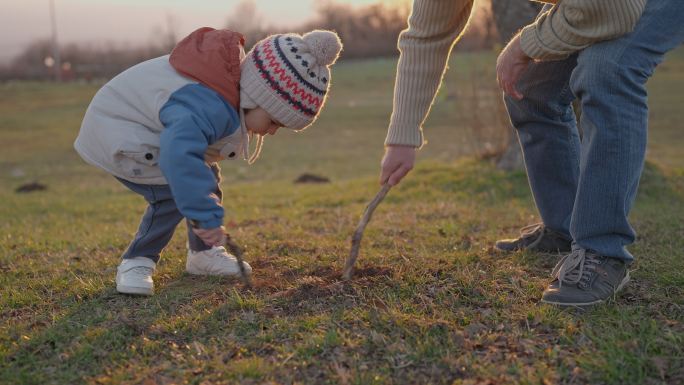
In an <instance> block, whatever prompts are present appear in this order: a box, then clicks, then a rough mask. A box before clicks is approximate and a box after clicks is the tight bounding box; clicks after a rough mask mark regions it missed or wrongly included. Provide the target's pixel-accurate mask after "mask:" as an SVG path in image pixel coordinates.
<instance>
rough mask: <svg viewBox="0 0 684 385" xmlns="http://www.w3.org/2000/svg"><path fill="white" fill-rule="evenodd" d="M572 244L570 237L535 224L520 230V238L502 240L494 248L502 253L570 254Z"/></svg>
mask: <svg viewBox="0 0 684 385" xmlns="http://www.w3.org/2000/svg"><path fill="white" fill-rule="evenodd" d="M571 244H572V242H571V241H570V239H568V237H566V236H565V235H563V234H561V233H559V232H558V231H555V230H551V229H550V228H548V227H546V226H544V224H543V223H535V224H533V225H529V226H526V227H523V228H522V229H520V237H519V238H516V239H502V240H500V241H497V242H496V245H495V246H494V247H495V248H496V249H498V250H500V251H518V250H530V251H539V252H543V253H569V252H570V250H571V249H572V247H571Z"/></svg>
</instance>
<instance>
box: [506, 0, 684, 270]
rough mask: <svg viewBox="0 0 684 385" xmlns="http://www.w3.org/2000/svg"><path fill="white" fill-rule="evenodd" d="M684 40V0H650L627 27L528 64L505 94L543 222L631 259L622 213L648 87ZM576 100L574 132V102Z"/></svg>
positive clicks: (635, 170)
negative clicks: (517, 95) (513, 91)
mask: <svg viewBox="0 0 684 385" xmlns="http://www.w3.org/2000/svg"><path fill="white" fill-rule="evenodd" d="M682 42H684V0H649V1H648V3H647V5H646V9H645V10H644V13H643V15H642V17H641V19H640V20H639V22H638V23H637V25H636V27H635V29H634V31H632V32H631V33H629V34H627V35H624V36H622V37H620V38H617V39H614V40H610V41H605V42H601V43H597V44H594V45H592V46H590V47H588V48H586V49H584V50H582V51H580V52H579V53H577V54H575V55H572V56H571V57H568V58H567V59H565V60H561V61H550V62H540V63H534V64H532V65H531V66H530V68H529V69H528V70H527V71H526V72H525V74H524V75H523V76H522V77H521V79H520V81H519V83H518V89H519V90H520V91H521V92H522V94H523V95H524V98H523V99H522V100H519V101H517V100H513V99H512V98H510V97H505V102H506V106H507V108H508V113H509V115H510V118H511V122H512V123H513V126H514V127H515V128H516V129H517V132H518V138H519V140H520V144H521V146H522V150H523V154H524V158H525V167H526V169H527V175H528V179H529V182H530V187H531V189H532V194H533V196H534V200H535V203H536V205H537V208H538V210H539V213H540V215H541V218H542V221H543V222H544V224H545V225H546V226H547V227H549V228H550V229H553V230H556V231H559V232H561V233H563V234H565V235H567V236H569V237H571V238H572V240H573V247H574V248H584V249H588V250H593V251H594V252H596V253H598V254H600V255H604V256H611V257H617V258H621V259H623V260H625V261H626V262H628V263H629V262H631V261H632V260H633V256H632V255H631V254H630V253H629V252H628V251H627V250H626V249H625V246H627V245H629V244H631V243H632V242H634V239H635V236H636V234H635V232H634V229H633V228H632V227H631V225H630V224H629V221H628V215H629V212H630V209H631V207H632V204H633V202H634V198H635V195H636V191H637V187H638V184H639V178H640V176H641V172H642V170H643V165H644V157H645V153H646V141H647V128H648V105H647V93H646V88H645V84H646V81H647V80H648V79H649V77H650V76H651V75H652V74H653V72H654V70H655V68H656V66H657V65H658V64H659V63H660V62H661V61H662V60H663V56H664V54H665V53H666V52H668V51H669V50H671V49H673V48H675V47H676V46H678V45H681V44H682ZM576 98H577V99H578V100H579V102H580V105H581V107H582V111H581V118H580V126H581V128H582V133H583V134H582V138H581V139H580V135H579V133H578V129H577V123H576V120H575V114H574V112H573V108H572V102H573V100H575V99H576Z"/></svg>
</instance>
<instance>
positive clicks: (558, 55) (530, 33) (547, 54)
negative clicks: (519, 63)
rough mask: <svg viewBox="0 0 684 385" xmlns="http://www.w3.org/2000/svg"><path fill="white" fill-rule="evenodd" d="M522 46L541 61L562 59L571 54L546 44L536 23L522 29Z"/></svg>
mask: <svg viewBox="0 0 684 385" xmlns="http://www.w3.org/2000/svg"><path fill="white" fill-rule="evenodd" d="M520 48H522V50H523V52H525V54H526V55H527V56H529V57H531V58H532V59H536V60H541V61H551V60H562V59H565V58H566V57H568V55H569V54H568V53H567V52H563V51H556V50H554V49H552V48H550V47H547V46H545V45H544V43H543V42H542V39H541V37H540V36H538V35H537V25H536V24H530V25H528V26H527V27H525V28H523V29H522V31H520Z"/></svg>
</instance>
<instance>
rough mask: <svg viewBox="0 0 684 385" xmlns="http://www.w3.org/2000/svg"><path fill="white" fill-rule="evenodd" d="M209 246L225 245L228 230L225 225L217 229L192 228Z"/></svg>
mask: <svg viewBox="0 0 684 385" xmlns="http://www.w3.org/2000/svg"><path fill="white" fill-rule="evenodd" d="M192 231H193V232H195V234H197V236H198V237H200V239H201V240H202V242H204V243H205V244H206V245H207V246H223V245H224V244H225V242H226V239H225V237H226V232H225V229H224V228H223V226H221V227H217V228H215V229H192Z"/></svg>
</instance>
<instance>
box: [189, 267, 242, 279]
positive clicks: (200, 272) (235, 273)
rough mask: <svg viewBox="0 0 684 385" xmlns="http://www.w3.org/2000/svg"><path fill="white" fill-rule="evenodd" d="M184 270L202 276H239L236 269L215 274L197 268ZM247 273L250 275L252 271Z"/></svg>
mask: <svg viewBox="0 0 684 385" xmlns="http://www.w3.org/2000/svg"><path fill="white" fill-rule="evenodd" d="M185 272H186V273H188V274H192V275H202V276H212V277H239V276H240V272H239V271H236V272H234V273H227V274H215V273H207V272H203V271H198V270H192V269H187V268H186V269H185ZM247 275H252V273H247Z"/></svg>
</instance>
